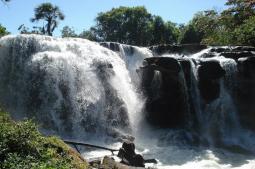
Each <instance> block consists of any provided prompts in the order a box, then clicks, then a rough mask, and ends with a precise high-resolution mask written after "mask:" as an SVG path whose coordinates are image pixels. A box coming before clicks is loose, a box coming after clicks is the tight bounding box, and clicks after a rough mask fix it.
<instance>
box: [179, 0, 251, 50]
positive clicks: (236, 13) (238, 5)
mask: <svg viewBox="0 0 255 169" xmlns="http://www.w3.org/2000/svg"><path fill="white" fill-rule="evenodd" d="M226 5H227V6H229V8H228V9H226V10H224V11H222V12H221V13H219V12H216V11H215V10H210V11H203V12H199V13H197V14H196V15H195V16H194V17H193V19H192V20H191V21H190V23H189V24H188V25H186V26H185V28H184V29H183V31H182V33H181V36H180V37H179V42H180V43H204V44H208V45H254V44H255V1H254V0H228V1H227V3H226Z"/></svg>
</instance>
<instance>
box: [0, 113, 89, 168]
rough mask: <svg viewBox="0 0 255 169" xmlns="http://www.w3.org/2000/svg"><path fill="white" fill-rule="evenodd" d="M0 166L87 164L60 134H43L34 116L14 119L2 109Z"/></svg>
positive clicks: (64, 166)
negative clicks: (21, 119)
mask: <svg viewBox="0 0 255 169" xmlns="http://www.w3.org/2000/svg"><path fill="white" fill-rule="evenodd" d="M0 168H2V169H55V168H58V169H70V168H73V169H76V168H77V169H81V168H83V169H84V168H88V164H87V162H86V161H85V160H83V158H82V157H81V156H80V155H79V154H78V153H76V152H75V151H74V150H73V149H72V148H70V147H69V146H67V145H66V144H65V143H64V142H63V141H61V140H60V139H58V138H57V137H44V136H43V135H42V134H41V133H40V132H39V131H38V128H37V126H36V125H35V123H33V122H32V121H31V120H25V121H21V122H15V121H13V120H12V119H11V118H10V116H9V115H8V114H7V113H5V112H4V111H2V110H0Z"/></svg>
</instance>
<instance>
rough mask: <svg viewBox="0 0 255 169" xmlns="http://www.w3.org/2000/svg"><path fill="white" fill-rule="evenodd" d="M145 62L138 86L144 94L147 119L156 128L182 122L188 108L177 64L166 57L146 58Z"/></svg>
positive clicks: (179, 67)
mask: <svg viewBox="0 0 255 169" xmlns="http://www.w3.org/2000/svg"><path fill="white" fill-rule="evenodd" d="M145 62H146V63H145V66H144V67H143V68H142V72H143V75H142V77H143V82H142V87H143V89H144V91H145V94H146V96H148V99H147V102H146V110H147V112H148V113H147V119H148V121H149V122H150V123H151V124H154V125H157V126H160V127H177V126H182V125H184V123H185V120H184V119H185V114H186V113H187V112H188V111H189V110H188V101H187V100H188V98H187V93H186V90H185V84H184V80H183V77H182V76H181V74H183V72H182V71H181V70H182V69H181V65H180V63H179V62H178V60H177V59H174V58H166V57H153V58H147V59H145Z"/></svg>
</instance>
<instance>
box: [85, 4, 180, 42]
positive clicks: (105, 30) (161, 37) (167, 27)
mask: <svg viewBox="0 0 255 169" xmlns="http://www.w3.org/2000/svg"><path fill="white" fill-rule="evenodd" d="M96 22H97V24H96V26H95V27H92V28H91V29H90V30H89V31H85V32H83V33H82V37H87V38H89V39H94V40H96V41H115V42H120V43H126V44H130V45H137V46H148V45H155V44H161V43H174V42H176V40H177V36H178V33H179V31H178V29H177V28H176V25H175V24H173V23H171V22H164V21H163V19H162V18H161V17H160V16H152V15H151V14H150V13H148V11H147V10H146V8H145V7H143V6H138V7H119V8H113V9H112V10H110V11H108V12H104V13H99V14H98V16H97V17H96Z"/></svg>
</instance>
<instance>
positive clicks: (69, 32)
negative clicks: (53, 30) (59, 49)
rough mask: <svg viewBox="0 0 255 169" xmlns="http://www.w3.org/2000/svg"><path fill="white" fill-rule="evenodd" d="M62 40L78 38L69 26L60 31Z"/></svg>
mask: <svg viewBox="0 0 255 169" xmlns="http://www.w3.org/2000/svg"><path fill="white" fill-rule="evenodd" d="M61 34H62V38H64V37H78V35H77V34H76V33H75V31H74V30H73V29H72V28H70V27H69V26H64V27H63V29H62V30H61Z"/></svg>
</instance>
